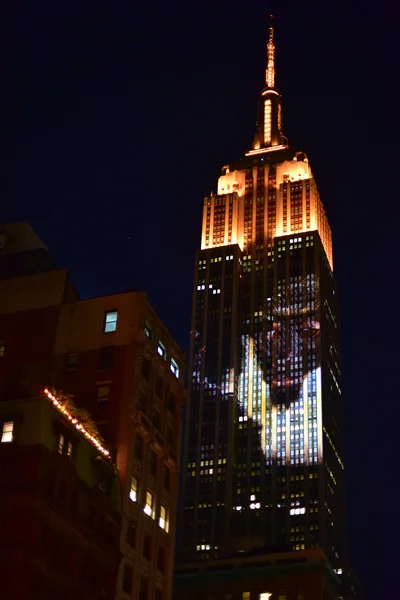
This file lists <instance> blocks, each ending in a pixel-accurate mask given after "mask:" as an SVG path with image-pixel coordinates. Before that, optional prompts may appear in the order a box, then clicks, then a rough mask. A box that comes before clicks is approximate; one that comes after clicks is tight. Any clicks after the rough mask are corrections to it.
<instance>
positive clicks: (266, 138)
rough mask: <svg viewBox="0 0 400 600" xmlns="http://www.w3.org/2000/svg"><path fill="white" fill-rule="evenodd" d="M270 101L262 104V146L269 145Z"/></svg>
mask: <svg viewBox="0 0 400 600" xmlns="http://www.w3.org/2000/svg"><path fill="white" fill-rule="evenodd" d="M271 112H272V105H271V100H269V99H268V100H266V101H265V104H264V144H270V143H271Z"/></svg>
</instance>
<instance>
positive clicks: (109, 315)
mask: <svg viewBox="0 0 400 600" xmlns="http://www.w3.org/2000/svg"><path fill="white" fill-rule="evenodd" d="M117 321H118V311H117V310H110V311H109V312H106V318H105V322H104V333H111V332H112V331H116V329H117Z"/></svg>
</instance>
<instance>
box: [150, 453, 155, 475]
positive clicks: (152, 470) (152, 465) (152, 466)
mask: <svg viewBox="0 0 400 600" xmlns="http://www.w3.org/2000/svg"><path fill="white" fill-rule="evenodd" d="M149 469H150V474H151V475H152V476H153V477H155V476H156V473H157V455H156V454H155V452H153V451H152V450H150V460H149Z"/></svg>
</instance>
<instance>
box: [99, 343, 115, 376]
mask: <svg viewBox="0 0 400 600" xmlns="http://www.w3.org/2000/svg"><path fill="white" fill-rule="evenodd" d="M113 354H114V347H113V346H105V347H104V348H100V357H99V370H100V371H105V370H106V369H111V367H112V364H113Z"/></svg>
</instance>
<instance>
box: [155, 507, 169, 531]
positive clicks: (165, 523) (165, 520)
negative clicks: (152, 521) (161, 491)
mask: <svg viewBox="0 0 400 600" xmlns="http://www.w3.org/2000/svg"><path fill="white" fill-rule="evenodd" d="M163 511H164V516H163V515H162V512H163ZM162 521H163V523H162ZM158 525H159V527H160V528H161V529H163V530H164V531H165V533H168V531H169V510H168V506H165V505H164V504H161V505H160V516H159V517H158Z"/></svg>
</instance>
